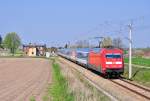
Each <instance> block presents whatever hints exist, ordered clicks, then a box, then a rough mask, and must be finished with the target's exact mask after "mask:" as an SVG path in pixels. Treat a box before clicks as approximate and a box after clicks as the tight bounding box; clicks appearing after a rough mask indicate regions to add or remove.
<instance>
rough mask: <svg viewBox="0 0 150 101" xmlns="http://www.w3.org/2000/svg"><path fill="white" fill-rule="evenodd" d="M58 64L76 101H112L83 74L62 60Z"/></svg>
mask: <svg viewBox="0 0 150 101" xmlns="http://www.w3.org/2000/svg"><path fill="white" fill-rule="evenodd" d="M58 64H59V65H60V66H61V71H62V73H63V75H64V76H65V77H66V79H67V81H68V86H69V88H70V90H71V92H72V93H73V95H74V97H75V101H111V99H110V98H109V97H108V96H106V95H105V94H103V92H101V91H99V90H97V88H96V87H95V86H93V85H92V84H90V83H89V81H87V80H86V79H85V78H84V77H83V74H82V73H80V72H78V71H76V70H75V69H73V68H70V66H69V65H68V64H66V63H64V62H63V61H61V60H58Z"/></svg>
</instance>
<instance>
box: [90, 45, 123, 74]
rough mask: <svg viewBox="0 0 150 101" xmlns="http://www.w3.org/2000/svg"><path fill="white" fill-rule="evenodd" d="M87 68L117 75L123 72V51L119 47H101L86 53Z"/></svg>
mask: <svg viewBox="0 0 150 101" xmlns="http://www.w3.org/2000/svg"><path fill="white" fill-rule="evenodd" d="M88 68H91V69H94V70H96V71H99V72H101V73H102V74H104V75H108V76H110V75H116V76H119V75H120V74H123V72H124V60H123V51H122V50H120V49H115V48H114V49H105V48H103V49H101V50H100V51H98V52H94V51H90V52H89V54H88Z"/></svg>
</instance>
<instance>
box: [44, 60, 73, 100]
mask: <svg viewBox="0 0 150 101" xmlns="http://www.w3.org/2000/svg"><path fill="white" fill-rule="evenodd" d="M52 67H53V71H52V75H53V83H52V84H51V85H50V86H49V87H48V92H47V95H46V96H44V97H43V100H44V101H49V100H51V101H74V96H73V94H72V93H71V92H70V90H69V89H68V83H67V80H66V79H65V78H64V77H63V75H62V73H61V71H60V67H59V65H58V64H57V63H55V60H53V63H52Z"/></svg>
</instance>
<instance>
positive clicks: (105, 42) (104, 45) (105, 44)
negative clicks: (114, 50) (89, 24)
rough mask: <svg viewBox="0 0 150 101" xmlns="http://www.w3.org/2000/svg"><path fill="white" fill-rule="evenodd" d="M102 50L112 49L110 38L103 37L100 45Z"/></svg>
mask: <svg viewBox="0 0 150 101" xmlns="http://www.w3.org/2000/svg"><path fill="white" fill-rule="evenodd" d="M101 47H102V48H110V47H112V39H111V38H110V37H105V38H103V40H102V43H101Z"/></svg>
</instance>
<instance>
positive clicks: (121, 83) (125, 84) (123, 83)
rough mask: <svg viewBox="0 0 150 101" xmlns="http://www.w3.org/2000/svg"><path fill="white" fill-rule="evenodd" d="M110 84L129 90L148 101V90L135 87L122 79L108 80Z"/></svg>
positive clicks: (149, 91)
mask: <svg viewBox="0 0 150 101" xmlns="http://www.w3.org/2000/svg"><path fill="white" fill-rule="evenodd" d="M110 81H111V82H113V83H115V84H117V85H119V86H121V87H124V88H125V89H128V90H130V91H131V92H133V93H135V94H137V95H139V96H141V97H144V98H145V99H147V100H150V89H148V88H145V87H143V86H141V85H137V84H135V83H131V82H130V81H127V80H124V79H115V80H110Z"/></svg>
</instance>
